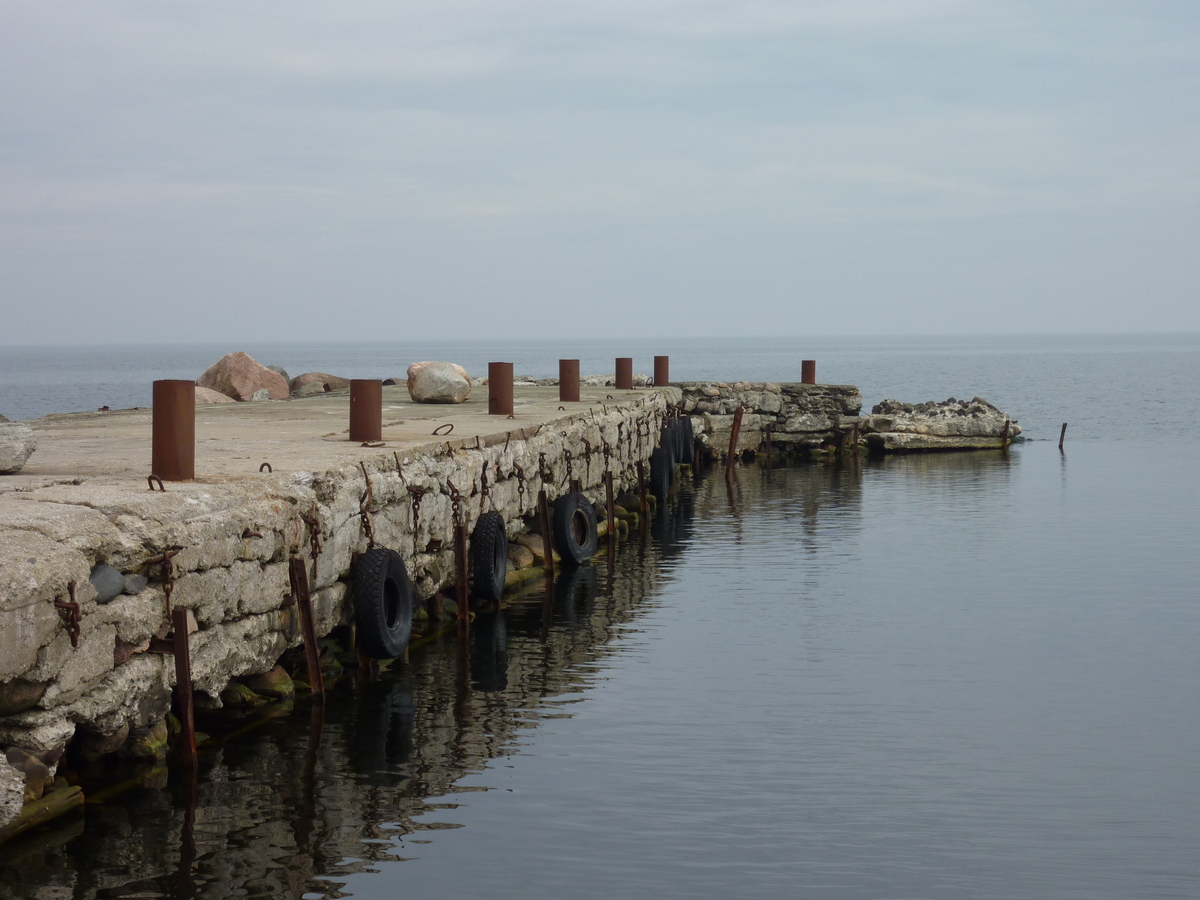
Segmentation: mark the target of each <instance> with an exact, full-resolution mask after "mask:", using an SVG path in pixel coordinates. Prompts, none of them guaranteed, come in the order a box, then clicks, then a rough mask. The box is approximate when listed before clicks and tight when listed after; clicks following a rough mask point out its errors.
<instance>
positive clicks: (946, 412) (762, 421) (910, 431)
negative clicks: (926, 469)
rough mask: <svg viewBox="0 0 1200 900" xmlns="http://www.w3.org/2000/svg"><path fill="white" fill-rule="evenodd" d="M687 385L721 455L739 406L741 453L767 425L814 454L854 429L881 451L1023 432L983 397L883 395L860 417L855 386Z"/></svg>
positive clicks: (979, 443) (700, 424)
mask: <svg viewBox="0 0 1200 900" xmlns="http://www.w3.org/2000/svg"><path fill="white" fill-rule="evenodd" d="M682 388H683V394H684V410H685V411H686V412H687V413H689V414H690V415H692V417H693V430H694V432H695V433H696V434H697V435H698V436H699V437H700V441H701V443H702V444H703V445H704V446H705V447H706V448H707V449H708V450H709V452H710V453H712V454H713V455H718V456H720V455H724V454H725V453H727V452H728V449H729V440H730V435H731V432H732V425H733V419H734V414H735V413H736V411H737V409H738V407H741V408H742V410H743V413H742V424H741V430H740V432H739V438H738V447H737V450H738V451H739V452H745V451H755V450H757V449H758V448H759V447H760V446H761V444H762V443H763V441H764V439H765V436H766V433H767V429H768V428H770V431H771V438H772V442H773V445H774V446H776V447H778V448H780V449H783V450H788V449H792V450H800V451H808V452H811V451H815V450H819V449H822V448H826V449H834V448H837V449H848V447H849V445H850V443H851V442H852V441H853V436H854V434H855V433H857V434H858V436H859V441H860V443H861V444H862V445H865V447H866V448H867V449H868V450H870V451H872V452H876V453H904V452H913V451H925V450H982V449H989V448H992V449H994V448H996V447H998V446H1001V445H1003V444H1004V443H1006V442H1008V441H1010V440H1012V439H1013V438H1015V437H1016V436H1017V435H1019V434H1020V433H1021V428H1020V426H1019V425H1018V424H1017V422H1016V421H1015V420H1013V419H1012V418H1010V417H1009V416H1008V414H1007V413H1005V412H1003V411H1001V410H999V409H997V408H996V407H995V406H993V405H992V404H991V403H989V402H987V401H986V400H984V399H982V398H980V397H975V398H974V399H972V400H970V401H963V400H956V399H954V398H953V397H951V398H950V399H949V400H946V401H944V402H940V403H939V402H932V401H931V402H928V403H902V402H900V401H898V400H884V401H883V402H882V403H879V404H877V405H876V406H875V407H874V408H873V409H872V410H871V414H870V415H868V416H861V415H860V414H859V413H860V410H861V407H862V395H861V394H860V393H859V392H858V389H857V388H854V387H851V386H849V385H834V384H774V383H770V382H757V383H754V382H745V381H737V382H689V383H686V384H684V385H682Z"/></svg>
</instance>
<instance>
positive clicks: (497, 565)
mask: <svg viewBox="0 0 1200 900" xmlns="http://www.w3.org/2000/svg"><path fill="white" fill-rule="evenodd" d="M507 572H508V532H506V531H505V529H504V516H502V515H500V513H498V512H496V511H494V510H493V511H492V512H485V513H484V514H483V515H482V516H480V517H479V521H478V522H476V523H475V528H474V530H473V531H472V532H471V576H472V578H473V580H474V586H475V596H476V597H479V598H481V599H483V600H491V601H496V600H499V599H500V598H501V597H502V596H503V595H504V576H505V574H506V573H507Z"/></svg>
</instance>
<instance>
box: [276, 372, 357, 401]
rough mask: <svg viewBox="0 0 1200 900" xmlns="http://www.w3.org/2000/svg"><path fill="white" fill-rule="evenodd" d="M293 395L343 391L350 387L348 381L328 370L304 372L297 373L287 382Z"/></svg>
mask: <svg viewBox="0 0 1200 900" xmlns="http://www.w3.org/2000/svg"><path fill="white" fill-rule="evenodd" d="M326 385H328V387H326ZM288 387H289V388H290V389H291V392H292V396H293V397H307V396H308V395H309V394H324V393H327V392H329V391H344V390H346V389H347V388H349V387H350V382H349V381H348V380H347V379H345V378H339V377H338V376H337V375H330V374H329V373H328V372H305V373H304V374H303V375H297V376H296V377H295V378H293V379H292V380H291V382H290V383H289V384H288Z"/></svg>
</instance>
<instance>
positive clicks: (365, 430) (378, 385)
mask: <svg viewBox="0 0 1200 900" xmlns="http://www.w3.org/2000/svg"><path fill="white" fill-rule="evenodd" d="M350 440H352V441H355V442H358V443H374V442H375V441H381V440H383V382H382V381H380V380H379V379H378V378H352V379H350Z"/></svg>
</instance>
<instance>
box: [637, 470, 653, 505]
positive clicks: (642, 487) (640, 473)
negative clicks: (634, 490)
mask: <svg viewBox="0 0 1200 900" xmlns="http://www.w3.org/2000/svg"><path fill="white" fill-rule="evenodd" d="M637 477H638V497H639V499H640V500H641V502H640V503H639V504H638V509H639V510H641V513H642V518H643V519H644V518H645V517H646V514H647V513H648V512H650V501H649V500H648V499H647V498H646V464H645V463H644V462H642V461H641V460H640V459H639V460H638V463H637Z"/></svg>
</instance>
